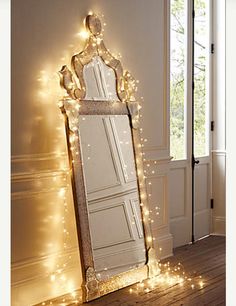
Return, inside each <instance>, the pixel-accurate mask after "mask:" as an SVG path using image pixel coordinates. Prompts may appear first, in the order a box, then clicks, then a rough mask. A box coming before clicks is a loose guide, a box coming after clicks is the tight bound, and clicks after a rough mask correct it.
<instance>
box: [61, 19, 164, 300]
mask: <svg viewBox="0 0 236 306" xmlns="http://www.w3.org/2000/svg"><path fill="white" fill-rule="evenodd" d="M85 24H86V28H87V30H88V31H89V38H88V41H87V44H86V46H85V48H84V50H83V51H82V52H80V53H79V54H76V55H74V56H73V57H72V61H71V63H72V68H73V72H71V71H70V70H69V69H68V68H67V66H63V67H62V69H61V71H60V72H59V73H60V84H61V86H62V87H63V88H64V89H65V90H66V92H67V94H68V95H67V96H65V97H64V98H63V99H62V100H60V103H59V106H60V109H61V111H62V114H63V115H64V119H65V128H66V139H67V147H68V156H69V163H70V168H71V169H72V171H71V172H72V175H71V182H72V190H73V198H74V208H75V217H76V226H77V235H78V241H79V249H80V257H81V266H82V274H83V284H82V293H83V296H82V299H83V301H84V302H87V301H91V300H93V299H96V298H98V297H100V296H102V295H105V294H107V293H109V292H112V291H115V290H118V289H120V288H123V287H125V286H128V285H131V284H134V283H136V282H139V281H141V280H143V279H146V278H150V277H154V276H156V275H158V274H159V273H160V270H159V267H158V261H157V259H156V255H155V250H154V247H153V239H152V234H151V226H150V223H149V208H148V199H147V192H146V186H145V176H144V171H143V162H142V147H141V141H140V134H139V103H138V102H137V101H135V97H134V92H135V80H134V79H133V78H132V76H131V74H130V73H129V72H128V71H126V72H124V71H123V68H122V65H121V63H120V61H119V60H117V59H115V58H114V57H113V56H112V55H111V54H110V52H109V51H108V50H107V49H106V47H105V44H104V42H103V39H102V34H101V32H102V31H101V30H102V28H101V22H100V20H99V18H98V17H97V16H96V15H88V16H87V17H86V19H85ZM96 55H98V56H100V57H101V58H102V60H103V61H104V62H105V64H106V65H107V66H109V67H111V68H112V69H113V70H114V72H115V75H116V89H117V94H118V97H119V99H120V100H119V101H96V102H95V101H91V100H85V99H84V97H85V94H86V88H85V81H84V79H83V67H84V66H85V65H86V64H88V63H89V62H90V61H91V60H92V59H93V57H94V56H96ZM75 78H78V80H79V83H80V86H77V83H78V82H77V83H76V82H75ZM79 115H127V116H128V118H129V121H130V127H131V134H132V141H133V148H134V155H135V166H136V172H137V181H138V189H139V197H140V203H142V204H141V205H140V206H141V214H142V220H143V229H144V237H145V247H146V258H147V261H146V264H145V265H144V266H143V267H140V268H135V269H133V270H129V271H127V272H123V273H120V274H118V275H115V276H113V277H111V278H110V279H109V280H106V281H99V280H98V279H97V278H96V273H95V270H94V261H93V252H92V245H91V237H90V230H89V219H88V210H87V199H86V192H85V179H84V172H83V162H82V154H81V147H80V132H79Z"/></svg>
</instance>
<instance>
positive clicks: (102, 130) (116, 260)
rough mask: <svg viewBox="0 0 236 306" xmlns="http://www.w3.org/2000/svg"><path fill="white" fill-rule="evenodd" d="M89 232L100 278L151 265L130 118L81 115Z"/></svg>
mask: <svg viewBox="0 0 236 306" xmlns="http://www.w3.org/2000/svg"><path fill="white" fill-rule="evenodd" d="M79 120H80V137H81V147H82V158H83V166H84V175H85V181H86V193H87V203H88V211H89V224H90V233H91V238H92V249H93V255H94V265H95V270H96V273H97V277H98V279H108V278H109V277H110V276H112V275H114V274H118V273H121V272H124V271H127V270H129V269H131V268H134V267H138V266H141V265H144V264H145V262H146V254H145V245H144V235H143V227H142V220H141V211H140V201H139V194H138V186H137V177H136V170H135V163H134V153H133V147H132V137H131V130H130V125H129V118H128V116H126V115H124V116H110V115H109V116H105V115H98V116H97V115H96V116H95V115H89V116H80V118H79Z"/></svg>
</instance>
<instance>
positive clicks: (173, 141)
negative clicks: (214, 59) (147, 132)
mask: <svg viewBox="0 0 236 306" xmlns="http://www.w3.org/2000/svg"><path fill="white" fill-rule="evenodd" d="M185 14H186V8H185V0H171V20H170V23H171V32H170V155H171V156H173V157H174V159H184V158H185V157H186V154H185V123H184V122H185V118H184V116H185V111H184V109H185V107H184V106H185V103H184V101H185V92H184V87H185V79H184V77H185V51H184V50H185V20H186V17H185Z"/></svg>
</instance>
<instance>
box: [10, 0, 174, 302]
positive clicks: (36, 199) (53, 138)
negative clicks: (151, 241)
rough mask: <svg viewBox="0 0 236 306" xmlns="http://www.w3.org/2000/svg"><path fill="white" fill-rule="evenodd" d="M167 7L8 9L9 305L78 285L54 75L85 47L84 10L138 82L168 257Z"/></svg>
mask: <svg viewBox="0 0 236 306" xmlns="http://www.w3.org/2000/svg"><path fill="white" fill-rule="evenodd" d="M167 5H168V1H164V0H158V1H157V0H149V1H143V0H129V1H127V0H119V1H117V0H100V1H95V0H93V1H91V0H90V1H89V0H67V1H65V0H55V1H52V0H51V1H48V0H40V1H37V0H22V1H18V0H13V1H12V305H15V306H16V305H17V306H22V305H29V304H33V303H37V302H40V301H43V300H45V299H48V298H51V297H55V296H58V295H61V294H64V293H66V292H68V291H70V290H72V289H74V288H78V287H80V285H81V269H80V262H79V251H78V244H77V237H76V227H75V218H74V211H73V202H72V196H71V185H70V178H69V173H68V164H67V158H66V146H65V133H64V126H63V119H62V116H61V114H60V111H59V109H58V106H57V101H58V99H59V98H60V96H61V94H62V93H63V92H62V90H61V89H60V88H59V84H58V76H57V73H56V72H57V71H58V70H60V68H61V65H62V64H69V62H70V60H69V59H70V57H71V56H72V55H73V53H74V52H78V51H80V50H81V48H82V47H83V41H82V40H81V38H80V37H79V36H76V34H77V33H78V32H79V31H80V29H81V25H82V22H83V18H84V17H85V16H86V14H87V13H88V12H89V10H93V11H94V12H96V13H101V14H104V16H105V17H104V18H105V19H104V20H105V22H106V23H107V26H106V27H105V42H106V45H107V47H108V48H109V49H110V50H111V51H113V53H119V52H120V53H121V54H122V55H123V58H122V62H123V66H124V68H126V69H128V70H130V71H131V72H132V74H133V75H134V76H135V78H136V79H139V80H140V84H139V96H143V97H144V103H143V104H144V105H143V118H142V126H143V128H144V134H145V135H144V137H147V139H148V141H147V144H146V149H145V150H146V159H147V160H151V161H150V162H151V167H147V169H148V173H147V176H150V178H149V179H150V180H152V190H150V191H152V194H153V195H152V198H151V205H153V206H159V207H160V215H159V216H155V222H154V225H153V232H154V235H155V237H156V240H155V243H156V250H157V252H158V254H159V255H161V256H162V257H165V256H168V255H170V254H171V253H172V237H171V235H170V234H169V221H168V220H169V216H168V169H169V166H168V162H169V144H168V143H169V141H168V135H169V130H168V121H169V119H168V116H167V114H168V107H169V106H168V91H167V88H168V65H167V55H168V45H167V42H168V32H167V30H168V27H167V23H168V16H167ZM154 161H155V164H154ZM147 163H149V161H147ZM149 169H151V171H155V172H154V173H152V172H151V171H150V170H149ZM65 205H68V206H65ZM65 208H66V209H67V211H66V210H65ZM63 217H65V223H64V224H63V223H62V221H63V219H62V218H63ZM63 226H64V227H65V229H66V232H68V234H66V233H63V229H64V227H63ZM64 243H66V245H64ZM160 247H161V248H162V252H161V253H160V249H159V248H160ZM63 264H66V266H64V271H63V272H62V273H61V274H60V275H59V274H57V276H56V279H55V280H54V281H52V280H53V278H52V279H51V278H50V276H51V275H54V273H55V271H56V270H58V269H60V268H61V266H62V265H63ZM61 275H63V276H62V277H61ZM60 277H61V279H60Z"/></svg>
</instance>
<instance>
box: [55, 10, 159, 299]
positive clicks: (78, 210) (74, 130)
mask: <svg viewBox="0 0 236 306" xmlns="http://www.w3.org/2000/svg"><path fill="white" fill-rule="evenodd" d="M85 24H86V29H87V32H88V33H89V37H88V39H87V42H86V46H85V48H84V49H83V50H82V51H81V52H80V53H78V54H76V55H74V56H73V57H72V60H71V66H72V67H71V69H69V68H68V67H67V66H63V67H62V69H61V71H60V82H61V86H62V87H63V88H64V89H65V91H66V94H65V96H64V97H63V98H62V100H61V101H60V108H61V111H62V114H63V115H64V118H65V127H66V139H67V145H68V156H69V161H70V166H71V169H72V177H71V179H72V189H73V199H74V207H75V214H76V216H75V217H76V226H77V235H78V241H79V250H80V257H81V264H82V273H83V285H82V291H83V301H84V302H86V301H90V300H93V299H96V298H98V297H100V296H102V295H105V294H107V293H110V292H112V291H115V290H118V289H120V288H122V287H125V286H128V285H131V284H133V283H136V282H138V281H141V280H143V279H146V278H149V277H153V276H156V275H157V274H159V268H158V261H157V259H156V256H155V251H154V248H153V239H152V235H151V228H150V224H149V207H148V201H147V194H146V186H145V177H144V173H143V162H142V150H141V143H140V135H139V103H138V101H136V100H135V97H134V92H135V86H136V83H135V80H134V79H133V78H132V76H131V74H130V73H129V72H127V71H124V70H123V68H122V65H121V63H120V61H119V60H117V59H116V58H114V57H113V56H112V54H111V53H110V52H109V51H108V50H107V48H106V47H105V44H104V41H103V36H102V34H101V33H102V26H101V22H100V20H99V18H98V16H96V15H94V14H92V15H88V16H87V17H86V19H85Z"/></svg>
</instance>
